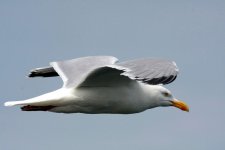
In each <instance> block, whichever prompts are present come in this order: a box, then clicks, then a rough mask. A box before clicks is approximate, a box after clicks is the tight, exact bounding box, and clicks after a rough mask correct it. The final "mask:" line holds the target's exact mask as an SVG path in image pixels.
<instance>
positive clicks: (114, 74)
mask: <svg viewBox="0 0 225 150" xmlns="http://www.w3.org/2000/svg"><path fill="white" fill-rule="evenodd" d="M124 72H125V71H124V70H123V69H118V68H115V67H113V66H105V67H101V68H97V69H95V70H93V71H92V72H91V73H90V74H89V75H88V76H87V77H86V78H85V80H84V81H83V82H82V83H80V84H79V86H78V87H117V86H125V85H129V84H131V83H132V82H136V81H135V80H132V79H131V78H129V77H128V76H124V75H122V74H123V73H124Z"/></svg>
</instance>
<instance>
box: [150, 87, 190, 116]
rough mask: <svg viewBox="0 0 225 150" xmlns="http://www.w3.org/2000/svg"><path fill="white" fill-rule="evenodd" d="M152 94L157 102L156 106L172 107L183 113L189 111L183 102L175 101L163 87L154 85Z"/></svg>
mask: <svg viewBox="0 0 225 150" xmlns="http://www.w3.org/2000/svg"><path fill="white" fill-rule="evenodd" d="M153 89H154V90H152V94H153V95H154V99H155V100H156V101H157V104H158V106H174V107H176V108H179V109H181V110H183V111H187V112H188V111H189V107H188V105H187V104H185V103H184V102H182V101H180V100H177V99H175V98H174V97H173V95H172V94H171V92H170V91H169V90H168V89H166V88H165V87H163V86H160V85H155V86H154V88H153Z"/></svg>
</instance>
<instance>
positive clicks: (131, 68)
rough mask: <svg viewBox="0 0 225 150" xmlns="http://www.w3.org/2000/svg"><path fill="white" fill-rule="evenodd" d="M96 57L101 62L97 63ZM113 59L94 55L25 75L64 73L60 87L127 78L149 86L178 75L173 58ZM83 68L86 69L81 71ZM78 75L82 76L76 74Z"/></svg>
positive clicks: (95, 83)
mask: <svg viewBox="0 0 225 150" xmlns="http://www.w3.org/2000/svg"><path fill="white" fill-rule="evenodd" d="M99 60H101V61H100V62H98V61H99ZM116 61H117V59H116V58H115V57H110V56H95V57H84V58H78V59H73V60H68V61H63V62H54V63H53V65H52V66H53V67H43V68H37V69H34V70H33V71H31V73H30V74H29V77H36V76H42V77H52V76H58V74H60V72H61V75H60V76H61V77H62V79H63V78H64V76H66V79H63V81H64V86H66V85H68V84H69V83H71V85H76V86H78V84H79V86H115V83H116V82H117V83H122V82H124V81H126V83H128V79H129V80H130V79H132V80H137V81H141V82H144V83H147V84H153V85H155V84H168V83H171V82H172V81H174V80H175V79H176V77H177V74H178V68H177V66H176V64H175V62H173V61H168V60H162V59H150V58H148V59H137V60H131V61H125V62H121V63H116V64H115V65H113V64H114V63H115V62H116ZM106 66H107V67H106ZM89 67H90V68H89ZM57 68H58V69H57ZM84 68H86V69H87V70H86V71H85V70H83V69H84ZM56 70H58V71H57V72H58V73H57V72H56ZM81 70H83V71H82V73H80V71H81ZM80 75H82V77H79V76H80ZM125 76H126V77H128V78H125ZM68 78H70V79H69V81H68ZM71 81H72V82H71Z"/></svg>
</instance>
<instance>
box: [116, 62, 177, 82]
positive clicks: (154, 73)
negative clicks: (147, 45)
mask: <svg viewBox="0 0 225 150" xmlns="http://www.w3.org/2000/svg"><path fill="white" fill-rule="evenodd" d="M116 65H118V66H120V67H124V68H127V70H126V72H124V73H123V74H122V75H126V76H128V77H130V78H132V79H135V80H138V81H141V82H144V83H147V84H153V85H155V84H169V83H171V82H173V81H174V80H175V79H176V77H177V74H178V68H177V65H176V63H175V62H173V61H169V60H163V59H150V58H147V59H137V60H131V61H125V62H121V63H117V64H116Z"/></svg>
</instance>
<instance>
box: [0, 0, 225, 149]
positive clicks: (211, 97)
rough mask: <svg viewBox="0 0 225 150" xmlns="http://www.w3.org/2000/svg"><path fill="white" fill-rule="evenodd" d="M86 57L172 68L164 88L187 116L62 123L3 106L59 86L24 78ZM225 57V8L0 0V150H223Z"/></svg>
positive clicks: (155, 112) (164, 111)
mask: <svg viewBox="0 0 225 150" xmlns="http://www.w3.org/2000/svg"><path fill="white" fill-rule="evenodd" d="M89 55H113V56H115V57H118V58H119V59H120V60H127V59H131V58H141V57H161V58H168V59H172V60H175V61H176V62H177V65H178V66H179V68H180V74H179V77H178V78H177V80H175V81H174V82H173V83H172V84H170V85H167V86H166V87H167V88H168V89H170V90H171V91H172V92H173V94H174V96H175V97H177V98H178V99H182V100H183V101H185V102H186V103H187V104H189V106H190V113H185V112H182V111H180V110H178V109H175V108H155V109H152V110H147V111H145V112H143V113H139V114H133V115H86V114H70V115H66V114H55V113H49V112H22V111H20V109H19V107H12V108H6V107H4V106H3V103H4V102H5V101H8V100H21V99H26V98H30V97H34V96H37V95H39V94H42V93H45V92H49V91H52V90H55V89H57V88H59V87H61V84H62V81H61V79H60V78H48V79H43V78H37V79H28V78H26V77H25V76H26V75H27V74H28V72H29V70H30V69H33V68H35V67H41V66H46V65H48V63H49V62H51V61H55V60H64V59H71V58H76V57H81V56H89ZM224 57H225V1H224V0H214V1H209V0H199V1H196V0H189V1H184V0H177V1H175V0H172V1H167V0H157V1H156V0H155V1H151V0H112V1H109V0H63V1H62V0H39V1H36V0H35V1H34V0H20V1H16V0H11V1H10V0H1V1H0V64H1V66H2V67H1V78H0V91H1V100H0V101H1V106H0V121H1V126H0V149H2V150H26V149H32V150H40V149H41V150H51V149H54V150H61V149H82V150H83V149H92V150H99V149H107V150H115V149H117V150H124V149H129V150H137V149H140V150H145V149H148V150H149V149H153V150H168V149H172V150H181V149H182V150H200V149H202V150H212V149H218V150H219V149H224V148H225V130H224V126H225V118H224V115H225V99H224V94H225V84H224V83H225V60H224ZM115 94H116V93H115Z"/></svg>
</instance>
